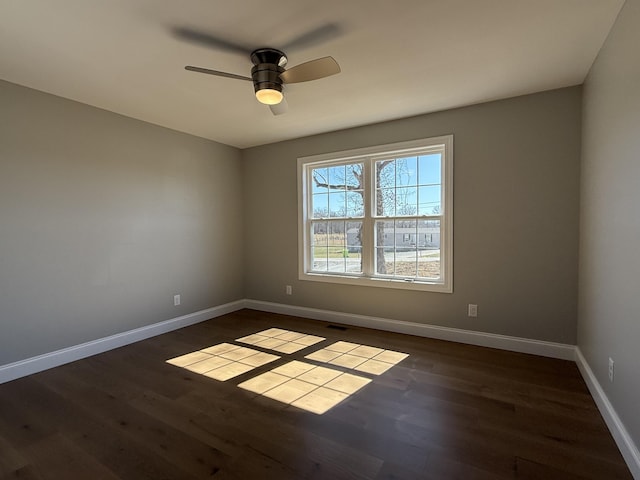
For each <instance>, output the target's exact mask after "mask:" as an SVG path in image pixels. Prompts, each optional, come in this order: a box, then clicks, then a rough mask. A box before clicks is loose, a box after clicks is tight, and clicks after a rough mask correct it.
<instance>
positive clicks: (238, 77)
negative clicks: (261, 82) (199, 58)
mask: <svg viewBox="0 0 640 480" xmlns="http://www.w3.org/2000/svg"><path fill="white" fill-rule="evenodd" d="M184 69H185V70H189V71H190V72H198V73H206V74H207V75H216V76H218V77H227V78H235V79H236V80H249V81H250V82H252V81H253V80H252V79H251V78H249V77H244V76H242V75H236V74H235V73H227V72H219V71H218V70H210V69H208V68H202V67H193V66H191V65H187V66H186V67H184Z"/></svg>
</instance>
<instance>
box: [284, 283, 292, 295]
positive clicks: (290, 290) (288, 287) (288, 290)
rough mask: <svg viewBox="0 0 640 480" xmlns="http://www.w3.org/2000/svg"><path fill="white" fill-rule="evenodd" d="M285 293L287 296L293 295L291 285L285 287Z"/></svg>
mask: <svg viewBox="0 0 640 480" xmlns="http://www.w3.org/2000/svg"><path fill="white" fill-rule="evenodd" d="M285 291H286V292H287V295H291V294H293V290H292V288H291V285H287V288H286V289H285Z"/></svg>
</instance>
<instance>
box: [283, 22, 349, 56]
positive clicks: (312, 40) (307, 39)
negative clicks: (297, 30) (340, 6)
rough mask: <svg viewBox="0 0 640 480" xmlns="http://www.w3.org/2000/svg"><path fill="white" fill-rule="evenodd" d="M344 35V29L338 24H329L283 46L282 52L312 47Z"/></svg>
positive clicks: (299, 36)
mask: <svg viewBox="0 0 640 480" xmlns="http://www.w3.org/2000/svg"><path fill="white" fill-rule="evenodd" d="M341 33H342V28H341V27H340V25H338V24H337V23H327V24H326V25H322V26H320V27H318V28H316V29H314V30H311V31H310V32H307V33H303V34H302V35H298V36H297V37H296V38H293V39H291V40H289V42H287V43H285V44H284V45H283V46H282V50H284V51H287V50H295V49H298V48H306V47H311V46H313V45H317V44H319V43H322V42H324V41H328V40H331V39H332V38H335V37H337V36H338V35H340V34H341Z"/></svg>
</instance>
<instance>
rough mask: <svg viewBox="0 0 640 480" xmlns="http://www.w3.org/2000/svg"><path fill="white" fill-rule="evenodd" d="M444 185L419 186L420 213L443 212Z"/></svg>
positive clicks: (437, 213) (436, 213)
mask: <svg viewBox="0 0 640 480" xmlns="http://www.w3.org/2000/svg"><path fill="white" fill-rule="evenodd" d="M441 191H442V187H440V185H436V186H432V187H418V215H440V214H442V200H441V196H440V195H441Z"/></svg>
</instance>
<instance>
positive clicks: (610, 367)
mask: <svg viewBox="0 0 640 480" xmlns="http://www.w3.org/2000/svg"><path fill="white" fill-rule="evenodd" d="M614 363H615V362H614V361H613V358H611V357H609V381H610V382H613V366H614Z"/></svg>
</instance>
